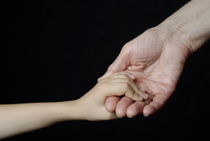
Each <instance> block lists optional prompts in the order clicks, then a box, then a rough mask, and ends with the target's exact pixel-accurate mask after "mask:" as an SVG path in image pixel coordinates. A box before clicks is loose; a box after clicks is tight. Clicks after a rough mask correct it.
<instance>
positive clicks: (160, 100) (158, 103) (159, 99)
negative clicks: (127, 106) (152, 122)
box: [143, 95, 169, 117]
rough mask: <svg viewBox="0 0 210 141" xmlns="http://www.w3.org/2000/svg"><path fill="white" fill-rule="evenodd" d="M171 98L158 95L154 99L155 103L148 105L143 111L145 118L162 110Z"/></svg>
mask: <svg viewBox="0 0 210 141" xmlns="http://www.w3.org/2000/svg"><path fill="white" fill-rule="evenodd" d="M168 97H169V96H165V95H156V96H155V97H153V101H152V102H150V103H149V104H148V105H146V106H145V107H144V109H143V114H144V116H145V117H148V116H149V115H151V114H154V113H155V112H156V111H158V110H160V109H161V107H162V106H163V105H164V104H165V102H166V101H167V99H168Z"/></svg>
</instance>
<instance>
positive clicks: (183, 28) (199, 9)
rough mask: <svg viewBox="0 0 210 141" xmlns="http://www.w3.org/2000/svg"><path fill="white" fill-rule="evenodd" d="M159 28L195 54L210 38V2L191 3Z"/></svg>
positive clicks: (202, 0)
mask: <svg viewBox="0 0 210 141" xmlns="http://www.w3.org/2000/svg"><path fill="white" fill-rule="evenodd" d="M158 27H160V29H161V30H163V31H164V32H167V34H169V35H170V36H171V37H172V38H175V39H176V40H181V41H182V42H183V43H184V44H186V46H188V47H189V49H190V51H191V52H194V51H195V50H197V49H198V48H200V47H201V46H202V45H203V44H204V43H205V42H206V41H207V40H208V39H209V38H210V0H192V1H190V2H189V3H187V4H186V5H185V6H183V7H182V8H181V9H179V10H178V11H177V12H175V13H174V14H173V15H171V16H170V17H168V18H167V19H166V20H165V21H163V22H162V23H161V24H160V25H158Z"/></svg>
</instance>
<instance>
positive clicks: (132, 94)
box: [125, 86, 143, 101]
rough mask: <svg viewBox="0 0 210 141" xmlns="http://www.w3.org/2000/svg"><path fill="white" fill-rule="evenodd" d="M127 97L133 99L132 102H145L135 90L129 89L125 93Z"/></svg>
mask: <svg viewBox="0 0 210 141" xmlns="http://www.w3.org/2000/svg"><path fill="white" fill-rule="evenodd" d="M125 96H127V97H129V98H131V99H132V100H134V101H142V100H143V97H142V96H141V95H139V94H137V93H136V92H135V91H134V90H133V88H131V86H130V87H128V88H127V90H126V91H125Z"/></svg>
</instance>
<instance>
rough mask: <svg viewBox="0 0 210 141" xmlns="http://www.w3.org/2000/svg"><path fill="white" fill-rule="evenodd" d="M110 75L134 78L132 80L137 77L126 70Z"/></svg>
mask: <svg viewBox="0 0 210 141" xmlns="http://www.w3.org/2000/svg"><path fill="white" fill-rule="evenodd" d="M109 77H111V78H127V79H132V80H134V79H135V77H134V76H133V75H132V74H130V73H128V72H126V71H122V72H118V73H114V74H111V75H110V76H109Z"/></svg>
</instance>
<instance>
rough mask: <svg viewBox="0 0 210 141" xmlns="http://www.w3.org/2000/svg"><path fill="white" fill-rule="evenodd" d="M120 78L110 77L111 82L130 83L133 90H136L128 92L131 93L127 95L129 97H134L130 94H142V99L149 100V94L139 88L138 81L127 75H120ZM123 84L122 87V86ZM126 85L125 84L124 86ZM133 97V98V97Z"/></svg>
mask: <svg viewBox="0 0 210 141" xmlns="http://www.w3.org/2000/svg"><path fill="white" fill-rule="evenodd" d="M118 77H119V78H113V79H110V80H109V82H110V83H125V84H123V85H122V86H124V85H126V84H128V85H129V86H130V87H131V88H132V90H133V91H134V93H128V94H129V95H127V96H128V97H130V98H132V97H131V96H132V95H130V94H135V96H136V97H137V96H140V97H142V100H143V99H144V100H147V99H148V98H149V96H148V94H146V93H144V92H143V91H142V90H140V89H139V88H138V86H137V85H136V83H135V82H134V81H133V80H131V79H130V78H126V77H125V76H124V77H120V76H118ZM122 86H121V87H122ZM124 87H125V86H124ZM132 99H133V98H132ZM133 100H137V99H133Z"/></svg>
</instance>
